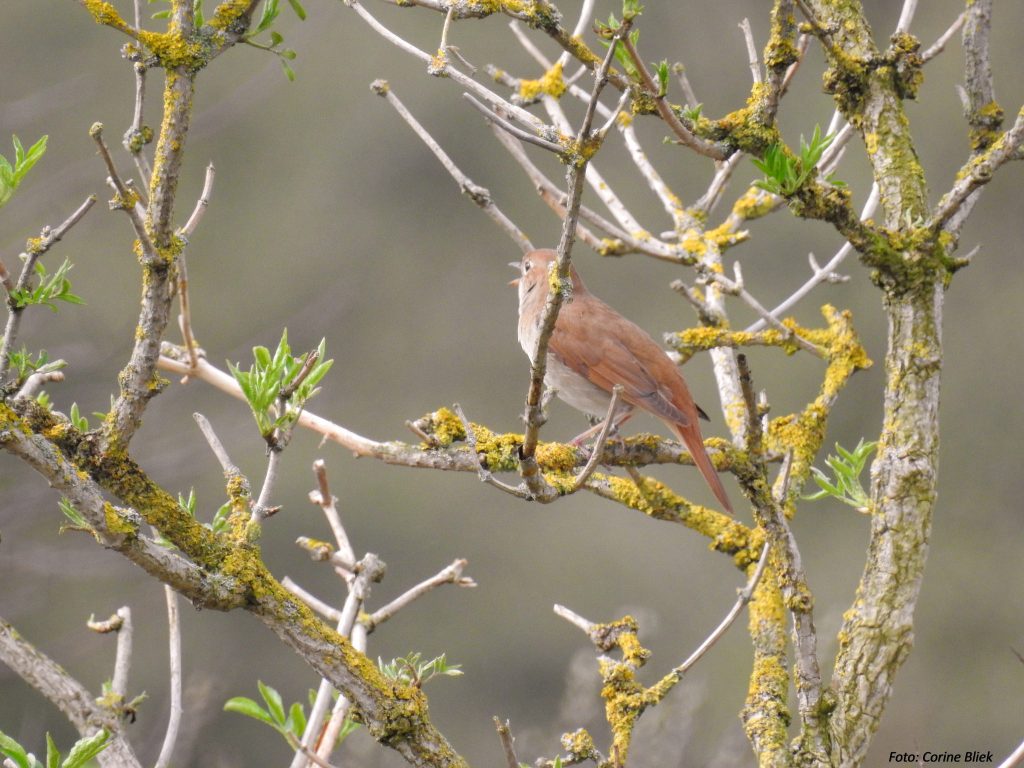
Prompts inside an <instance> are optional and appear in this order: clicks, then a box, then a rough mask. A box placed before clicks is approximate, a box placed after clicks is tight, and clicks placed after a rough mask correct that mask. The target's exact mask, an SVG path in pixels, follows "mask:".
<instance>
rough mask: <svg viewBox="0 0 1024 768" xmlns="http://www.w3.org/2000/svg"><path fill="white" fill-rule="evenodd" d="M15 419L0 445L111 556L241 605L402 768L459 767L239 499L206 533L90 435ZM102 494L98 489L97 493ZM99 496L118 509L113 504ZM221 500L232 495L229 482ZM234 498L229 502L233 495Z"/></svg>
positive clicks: (209, 603)
mask: <svg viewBox="0 0 1024 768" xmlns="http://www.w3.org/2000/svg"><path fill="white" fill-rule="evenodd" d="M25 408H26V414H25V416H24V417H23V416H20V415H19V414H17V413H15V412H14V411H13V410H12V409H10V408H9V407H8V406H0V416H2V421H0V446H2V447H3V448H4V449H5V450H7V451H9V452H10V453H12V454H14V455H15V456H18V457H19V458H21V459H23V460H24V461H25V462H26V463H28V464H29V465H30V466H32V468H33V469H35V470H36V471H37V472H39V473H40V474H41V475H42V476H43V477H44V478H46V479H47V480H48V481H49V482H50V484H51V485H52V486H53V487H54V488H55V489H56V490H58V491H59V492H60V493H62V494H63V495H64V496H66V497H67V498H68V499H69V500H70V501H71V503H72V504H73V505H74V506H75V508H76V509H77V510H78V511H79V512H80V513H81V514H82V515H83V516H84V517H85V518H86V520H87V521H88V522H89V524H90V526H91V527H92V529H93V533H94V535H95V536H96V537H97V539H98V540H99V541H100V542H101V543H103V544H104V545H106V546H108V547H110V548H111V549H114V550H116V551H119V552H121V553H122V554H124V555H125V556H127V557H128V558H129V559H131V560H133V561H134V562H135V563H137V564H138V565H140V566H141V567H143V568H144V569H145V570H146V571H147V572H148V573H150V574H151V575H152V576H154V577H156V578H158V579H159V580H160V581H163V582H164V583H167V584H169V585H170V586H172V587H174V588H175V589H176V590H177V591H179V592H181V593H182V594H183V595H185V596H186V597H188V598H189V599H190V600H192V601H193V602H194V603H195V604H196V605H200V606H204V607H212V608H217V609H220V610H229V609H233V608H245V609H246V610H247V611H249V612H251V613H253V614H254V615H255V616H257V617H258V618H259V619H260V620H261V621H262V622H263V623H264V624H266V625H267V627H268V628H269V629H271V630H272V631H273V632H274V633H275V634H276V635H277V636H278V637H279V638H280V639H281V640H282V641H283V642H284V643H285V644H286V645H287V646H289V647H290V648H292V649H293V650H294V651H295V652H296V653H297V654H298V655H299V656H300V657H301V658H302V659H303V660H304V661H305V662H306V663H307V664H309V665H310V667H312V668H313V669H314V670H315V671H316V672H317V673H318V674H319V675H320V676H321V677H324V678H326V679H328V680H330V682H331V684H332V685H334V687H336V688H337V689H338V690H340V691H342V692H343V693H344V694H345V696H346V697H348V699H349V700H350V701H351V702H352V703H353V705H354V706H355V707H356V708H357V709H358V711H359V712H360V713H361V715H362V717H363V718H364V722H365V724H366V726H367V728H368V730H369V731H370V733H371V734H373V735H374V737H375V738H377V739H378V740H379V741H381V742H382V743H384V744H387V745H389V746H391V747H392V748H394V749H395V750H396V751H398V752H399V753H401V754H402V755H403V756H404V757H405V758H406V759H407V760H408V761H409V762H410V763H411V764H413V765H416V766H424V767H426V766H431V768H437V767H438V766H441V767H442V768H447V767H452V768H454V767H455V766H463V765H465V763H464V761H463V760H462V758H461V757H459V756H458V754H457V753H455V752H454V750H452V748H451V747H450V746H449V745H448V743H447V742H446V741H445V739H444V737H443V736H441V734H440V733H438V732H437V730H436V729H435V728H434V727H433V725H431V723H430V721H429V720H428V719H427V716H426V700H425V698H424V696H423V694H422V693H421V692H420V691H418V690H416V689H413V688H410V687H401V686H395V685H394V684H393V683H392V682H391V681H389V680H387V679H385V678H384V677H383V676H382V675H381V673H380V671H379V670H378V669H377V667H376V665H375V664H373V663H372V662H371V661H370V660H369V659H367V658H366V656H364V655H363V654H360V653H358V652H356V651H355V650H354V649H353V648H352V647H351V645H350V643H349V641H348V640H347V639H346V638H344V637H342V636H341V635H340V634H338V633H337V632H335V631H334V630H333V629H331V628H330V627H328V626H327V625H325V624H324V623H323V622H321V621H320V620H319V619H317V618H316V616H315V615H314V614H313V612H312V611H311V610H310V609H309V607H307V606H306V605H305V604H304V603H303V602H302V601H301V600H298V599H296V598H295V597H294V596H293V595H292V594H291V593H290V592H288V591H287V590H286V589H285V588H284V587H283V586H281V584H279V583H278V582H277V580H276V579H275V578H274V577H273V576H272V575H271V574H270V572H269V571H268V570H267V567H266V565H264V563H263V561H262V559H261V557H260V553H259V547H258V546H257V545H256V543H255V541H256V539H257V538H258V535H259V525H258V524H257V525H253V524H251V523H249V514H248V505H247V504H245V503H244V501H245V499H240V502H241V503H238V504H237V509H236V510H235V512H234V513H233V514H232V517H231V527H232V533H231V534H229V535H226V536H225V535H222V536H216V535H214V533H213V532H212V531H211V530H210V529H208V528H206V527H204V526H202V525H200V524H199V523H198V522H197V521H196V520H195V519H194V518H193V517H191V516H190V515H189V514H188V513H187V512H186V511H185V510H183V509H182V508H181V507H180V505H179V504H178V502H177V501H176V500H175V499H174V498H173V497H172V496H171V495H170V494H168V493H167V492H166V491H164V490H163V489H162V488H160V487H159V486H157V485H156V484H154V483H153V482H152V481H151V480H150V479H149V478H148V477H147V476H146V475H145V473H143V472H142V470H141V469H140V468H139V467H138V466H137V465H135V464H134V462H132V461H131V460H130V459H129V458H127V457H121V456H116V457H111V456H110V455H109V454H107V453H104V452H102V451H101V450H99V448H98V447H97V444H96V440H95V436H94V435H82V434H80V433H78V432H77V431H76V430H75V429H74V428H73V427H72V426H71V425H70V424H69V423H67V422H65V421H62V420H61V419H59V418H57V417H56V416H54V415H53V414H51V413H50V412H48V411H45V410H43V409H41V408H39V407H38V406H35V405H33V404H27V405H26V406H25ZM101 488H102V490H101ZM103 491H106V492H108V493H110V494H112V495H113V496H115V497H116V498H117V499H119V500H121V501H123V502H124V503H125V504H127V505H128V507H129V508H128V509H125V508H120V507H115V506H113V505H112V504H110V503H109V502H107V501H106V500H105V499H104V498H103ZM228 492H229V496H232V497H235V496H236V494H235V492H234V491H233V489H232V487H231V483H229V488H228ZM236 500H237V499H236ZM143 523H148V524H149V525H152V526H153V527H154V528H156V529H157V530H158V531H160V533H161V534H162V535H163V536H164V537H165V538H166V539H167V540H168V541H170V542H171V543H172V544H173V545H174V546H175V547H176V549H177V551H175V550H168V549H166V548H164V547H161V546H159V545H157V544H156V543H155V542H153V541H151V540H149V539H147V538H146V537H145V536H143V535H142V534H141V533H140V527H141V526H142V524H143Z"/></svg>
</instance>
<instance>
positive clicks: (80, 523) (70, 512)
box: [57, 496, 92, 533]
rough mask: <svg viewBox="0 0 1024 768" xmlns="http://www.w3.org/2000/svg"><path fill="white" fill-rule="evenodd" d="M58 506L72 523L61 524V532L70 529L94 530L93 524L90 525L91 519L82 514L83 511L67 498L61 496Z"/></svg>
mask: <svg viewBox="0 0 1024 768" xmlns="http://www.w3.org/2000/svg"><path fill="white" fill-rule="evenodd" d="M57 506H58V507H59V508H60V511H61V512H63V513H64V517H66V518H67V519H68V521H69V523H70V525H68V524H65V525H62V526H61V528H60V532H61V533H63V532H64V531H66V530H68V529H71V530H76V531H91V530H92V526H91V525H89V521H88V520H86V519H85V518H84V517H83V516H82V513H81V512H79V511H78V510H77V509H75V508H74V507H73V506H72V505H71V502H70V501H68V500H67V498H65V497H63V496H61V498H60V501H58V502H57Z"/></svg>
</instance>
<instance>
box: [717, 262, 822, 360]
mask: <svg viewBox="0 0 1024 768" xmlns="http://www.w3.org/2000/svg"><path fill="white" fill-rule="evenodd" d="M733 273H734V278H733V279H732V280H730V279H729V278H727V277H726V276H725V275H723V274H721V273H719V272H712V271H709V272H708V273H707V274H708V277H710V279H711V280H712V281H713V282H715V283H717V284H718V285H720V286H721V287H722V290H723V291H724V292H725V293H728V294H731V295H733V296H736V297H738V298H740V299H742V300H743V302H744V303H746V304H747V305H748V306H749V307H750V308H751V309H753V310H754V311H755V312H757V314H759V315H760V316H761V319H762V320H763V321H764V322H765V323H767V324H769V325H771V326H772V327H773V328H775V329H776V330H777V331H779V332H780V333H783V334H785V335H786V337H787V338H789V339H792V340H793V343H794V344H796V345H797V346H798V347H800V348H801V349H803V350H805V351H807V352H810V353H811V354H812V355H814V356H816V357H821V358H824V357H825V352H824V351H823V350H822V349H821V348H820V347H819V346H818V345H817V344H813V343H811V342H809V341H807V339H805V338H803V337H802V336H800V334H798V333H797V332H796V331H794V330H793V329H792V328H789V327H787V326H786V325H784V324H783V323H782V321H781V320H779V319H778V318H777V317H775V315H773V314H772V313H771V312H769V311H768V310H767V309H765V308H764V306H763V305H762V304H761V302H759V301H758V300H757V299H755V298H754V296H753V295H752V294H751V293H750V292H749V291H747V289H746V287H745V286H744V284H743V272H742V271H741V268H740V263H739V262H738V261H737V262H736V263H735V264H733Z"/></svg>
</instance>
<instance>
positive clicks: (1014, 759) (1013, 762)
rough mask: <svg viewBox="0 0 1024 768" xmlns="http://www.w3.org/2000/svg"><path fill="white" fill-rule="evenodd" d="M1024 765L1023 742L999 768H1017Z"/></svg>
mask: <svg viewBox="0 0 1024 768" xmlns="http://www.w3.org/2000/svg"><path fill="white" fill-rule="evenodd" d="M1018 765H1024V741H1022V742H1021V743H1020V744H1019V745H1018V746H1017V748H1016V749H1015V750H1013V753H1012V754H1011V755H1010V756H1009V757H1007V758H1006V759H1005V760H1004V761H1003V762H1001V763H1000V764H999V768H1016V766H1018Z"/></svg>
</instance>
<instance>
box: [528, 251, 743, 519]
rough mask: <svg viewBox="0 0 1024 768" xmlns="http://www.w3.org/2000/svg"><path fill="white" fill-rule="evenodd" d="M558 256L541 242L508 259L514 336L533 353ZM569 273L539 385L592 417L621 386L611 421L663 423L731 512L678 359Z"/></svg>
mask: <svg viewBox="0 0 1024 768" xmlns="http://www.w3.org/2000/svg"><path fill="white" fill-rule="evenodd" d="M556 258H557V254H556V253H555V252H554V251H553V250H550V249H539V250H535V251H530V252H529V253H527V254H526V255H525V256H523V259H522V261H520V262H519V263H518V264H517V263H515V262H513V264H512V266H516V267H518V268H519V273H520V276H519V277H518V278H517V279H515V280H513V281H512V284H515V285H518V288H519V343H520V345H521V346H522V348H523V350H524V351H525V352H526V354H527V355H528V356H529V357H530V358H531V359H532V357H533V355H534V354H535V352H536V349H537V338H538V336H539V335H540V326H541V322H542V319H543V316H544V305H545V303H546V301H547V297H548V292H549V281H550V276H551V272H550V270H551V269H552V265H553V264H554V263H555V260H556ZM570 277H571V279H572V299H571V301H567V302H566V303H564V304H563V305H562V307H561V309H560V311H559V313H558V320H557V322H556V323H555V329H554V332H553V333H552V335H551V339H550V341H549V342H548V358H547V369H546V373H545V377H544V381H545V384H547V385H548V386H549V387H551V388H553V389H555V390H556V391H557V394H558V397H559V398H561V399H562V400H564V401H565V402H567V403H568V404H569V405H571V406H572V407H573V408H576V409H577V410H580V411H583V412H584V413H586V414H590V415H595V416H596V415H601V414H605V413H606V412H607V410H608V407H609V405H610V404H611V397H612V394H611V393H612V388H613V387H614V386H615V385H616V384H618V385H620V386H621V387H622V393H621V396H620V397H621V399H620V403H619V405H618V406H617V408H616V413H615V414H614V415H613V419H614V422H613V423H614V425H615V426H618V425H619V424H621V423H622V422H624V421H626V419H628V418H629V417H630V416H631V415H632V413H633V411H634V409H636V408H639V409H640V410H642V411H646V412H647V413H650V414H652V415H654V416H657V417H658V418H659V419H661V420H662V421H663V422H665V424H666V425H667V426H668V428H669V429H671V430H672V432H673V433H674V434H675V435H676V436H677V437H678V438H679V439H680V440H682V441H683V443H684V444H685V445H686V448H687V449H688V450H689V451H690V455H691V456H693V461H694V463H695V464H696V465H697V469H699V470H700V473H701V474H702V475H703V476H704V479H705V480H706V481H707V484H708V485H709V486H710V488H711V490H712V492H714V494H715V498H717V499H718V501H719V502H721V504H722V506H723V507H725V509H726V510H727V511H728V512H729V513H730V514H732V511H733V510H732V505H731V504H730V503H729V497H728V496H727V495H726V493H725V488H724V487H723V486H722V481H721V480H720V479H719V477H718V473H717V472H716V471H715V467H714V464H712V463H711V458H710V457H709V456H708V454H707V451H706V450H705V448H704V440H703V438H702V437H701V434H700V426H699V425H698V419H699V418H704V419H707V415H706V414H705V413H704V412H703V411H702V410H701V409H700V408H699V407H698V406H697V404H696V403H695V402H694V401H693V396H692V395H690V390H689V388H688V387H687V386H686V381H685V380H684V379H683V376H682V374H681V373H680V372H679V366H677V365H676V364H675V363H673V362H672V361H671V360H670V359H669V357H668V355H666V354H665V351H664V350H663V349H662V348H661V347H660V346H658V344H657V343H656V342H655V341H654V339H652V338H651V337H650V336H649V335H648V334H647V333H646V332H645V331H644V330H643V329H642V328H640V327H639V326H638V325H636V324H635V323H633V322H631V321H629V320H627V319H626V318H625V317H623V316H622V315H621V314H619V313H618V312H616V311H615V310H614V309H612V308H611V307H609V306H608V305H607V304H605V303H604V302H603V301H601V300H600V299H599V298H597V297H596V296H595V295H594V294H592V293H591V292H590V291H588V290H587V287H586V286H585V285H584V284H583V281H582V280H581V279H580V276H579V273H578V272H577V271H576V268H575V267H570ZM584 434H587V433H584Z"/></svg>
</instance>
